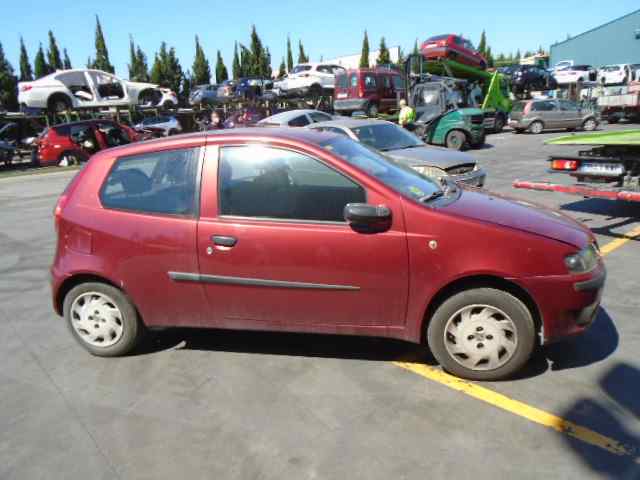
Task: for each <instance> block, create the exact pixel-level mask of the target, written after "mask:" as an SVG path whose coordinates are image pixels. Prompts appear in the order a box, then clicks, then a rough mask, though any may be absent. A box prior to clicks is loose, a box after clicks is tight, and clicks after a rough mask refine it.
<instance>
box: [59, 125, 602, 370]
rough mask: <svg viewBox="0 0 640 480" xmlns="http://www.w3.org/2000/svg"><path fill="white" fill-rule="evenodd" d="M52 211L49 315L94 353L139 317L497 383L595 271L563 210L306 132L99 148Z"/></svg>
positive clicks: (584, 294) (589, 285) (141, 327)
mask: <svg viewBox="0 0 640 480" xmlns="http://www.w3.org/2000/svg"><path fill="white" fill-rule="evenodd" d="M54 221H55V228H56V231H57V247H56V253H55V258H54V260H53V265H52V267H51V281H52V300H53V308H54V309H55V311H56V312H57V313H58V314H59V315H63V316H64V318H65V320H66V323H67V324H68V327H69V330H70V332H71V334H72V335H73V336H74V337H75V339H76V340H77V341H78V342H79V343H80V344H81V345H82V346H83V347H84V348H86V349H87V350H88V351H89V352H91V353H92V354H94V355H98V356H105V357H108V356H116V355H124V354H127V353H129V352H131V351H132V350H133V349H134V348H135V346H136V345H137V344H138V343H139V341H140V339H141V338H142V335H143V333H144V332H145V330H146V328H147V327H149V328H151V327H169V326H190V327H213V328H227V329H242V330H276V331H293V332H315V333H331V334H352V335H354V334H355V335H370V336H381V337H393V338H398V339H403V340H408V341H412V342H422V341H426V342H427V343H428V345H429V347H430V349H431V351H432V352H433V354H434V355H435V357H436V359H437V360H438V361H439V362H440V363H441V365H442V366H443V367H444V368H445V369H446V370H448V371H450V372H452V373H454V374H456V375H459V376H462V377H466V378H471V379H483V380H491V379H502V378H506V377H509V376H511V375H513V374H514V373H515V372H517V371H518V370H519V369H520V368H521V367H522V366H523V365H524V364H525V363H526V362H527V361H528V359H529V358H530V357H531V354H532V352H533V351H534V348H535V346H536V344H537V343H538V340H539V339H541V340H542V341H543V342H549V341H553V340H559V339H561V338H564V337H567V336H569V335H574V334H578V333H580V332H583V331H584V330H585V329H587V328H588V326H589V325H590V324H591V322H592V321H593V319H594V318H595V315H596V312H597V310H598V305H599V302H600V297H601V294H602V290H603V286H604V281H605V267H604V264H603V261H602V259H601V257H600V255H599V253H598V247H597V244H596V241H595V238H594V235H593V234H592V233H591V231H590V230H589V229H587V228H586V227H584V226H582V225H581V224H579V223H577V222H576V221H574V220H572V219H571V218H569V217H567V216H565V215H563V214H562V213H560V212H555V211H551V210H547V209H543V208H540V207H536V206H533V205H531V204H529V203H527V202H523V201H515V200H510V199H508V198H506V197H502V196H499V195H495V194H490V193H486V192H484V191H481V190H478V189H475V188H471V187H462V188H461V187H457V186H455V184H453V183H448V184H447V185H445V186H443V185H440V184H439V183H438V182H435V181H433V180H431V179H429V178H427V177H425V176H422V175H420V174H418V173H417V172H414V171H413V170H411V169H410V168H407V167H403V166H402V165H399V164H397V163H395V162H389V161H388V160H386V159H385V158H384V157H383V156H381V155H380V154H379V153H377V152H376V151H374V150H372V149H370V148H368V147H366V146H364V145H363V144H361V143H358V142H355V141H353V140H351V139H349V138H346V137H345V136H343V135H336V134H330V133H325V132H314V131H311V130H309V129H291V128H285V129H278V128H255V129H244V130H234V131H224V130H223V131H218V132H217V133H204V134H202V133H201V134H190V135H181V136H175V137H166V138H163V139H159V140H153V141H149V142H141V143H137V144H131V145H128V146H125V147H122V148H116V149H109V150H105V151H103V152H100V153H98V154H97V155H95V156H94V157H93V158H92V159H91V160H90V161H89V162H88V164H87V165H86V166H85V168H83V169H82V170H80V172H79V173H78V174H77V175H76V177H75V178H74V179H73V180H72V181H71V183H70V184H69V186H68V187H67V188H66V190H65V192H64V193H63V195H62V196H61V197H60V198H59V200H58V203H57V205H56V207H55V212H54ZM470 239H472V241H470Z"/></svg>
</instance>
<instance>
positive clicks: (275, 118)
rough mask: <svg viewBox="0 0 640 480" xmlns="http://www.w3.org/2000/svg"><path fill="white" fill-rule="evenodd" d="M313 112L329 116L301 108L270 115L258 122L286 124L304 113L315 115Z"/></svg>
mask: <svg viewBox="0 0 640 480" xmlns="http://www.w3.org/2000/svg"><path fill="white" fill-rule="evenodd" d="M315 112H320V113H325V114H326V115H329V114H328V113H326V112H321V111H320V110H313V109H311V108H301V109H298V110H287V111H286V112H280V113H276V114H275V115H271V116H270V117H267V118H264V119H262V120H260V121H261V122H262V123H273V122H288V121H289V120H292V119H294V118H295V117H297V116H299V115H302V114H305V113H315Z"/></svg>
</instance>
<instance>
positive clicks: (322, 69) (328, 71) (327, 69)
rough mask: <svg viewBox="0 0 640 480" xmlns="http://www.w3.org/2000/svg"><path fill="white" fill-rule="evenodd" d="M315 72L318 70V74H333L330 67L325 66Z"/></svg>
mask: <svg viewBox="0 0 640 480" xmlns="http://www.w3.org/2000/svg"><path fill="white" fill-rule="evenodd" d="M317 70H318V71H319V72H320V73H333V72H332V71H331V67H327V66H325V65H320V66H319V67H318V68H317Z"/></svg>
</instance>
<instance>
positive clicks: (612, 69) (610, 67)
mask: <svg viewBox="0 0 640 480" xmlns="http://www.w3.org/2000/svg"><path fill="white" fill-rule="evenodd" d="M602 70H603V71H604V72H617V71H618V70H620V66H619V65H607V66H606V67H602Z"/></svg>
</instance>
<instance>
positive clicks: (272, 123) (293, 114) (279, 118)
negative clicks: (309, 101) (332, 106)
mask: <svg viewBox="0 0 640 480" xmlns="http://www.w3.org/2000/svg"><path fill="white" fill-rule="evenodd" d="M329 120H333V117H332V116H331V115H329V114H328V113H325V112H321V111H320V110H310V109H298V110H289V111H286V112H280V113H276V114H275V115H271V116H270V117H267V118H264V119H262V120H260V121H259V122H258V123H257V125H259V126H262V127H306V126H307V125H310V124H312V123H317V122H328V121H329Z"/></svg>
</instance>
